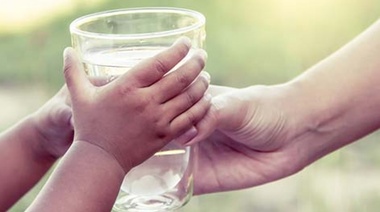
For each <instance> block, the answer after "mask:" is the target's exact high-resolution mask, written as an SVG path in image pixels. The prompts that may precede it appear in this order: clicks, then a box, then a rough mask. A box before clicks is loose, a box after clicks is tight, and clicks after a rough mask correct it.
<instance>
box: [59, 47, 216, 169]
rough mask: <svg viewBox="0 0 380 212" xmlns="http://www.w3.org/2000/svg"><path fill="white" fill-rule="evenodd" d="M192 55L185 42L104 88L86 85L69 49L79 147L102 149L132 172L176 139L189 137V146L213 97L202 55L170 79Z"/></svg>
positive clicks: (69, 77)
mask: <svg viewBox="0 0 380 212" xmlns="http://www.w3.org/2000/svg"><path fill="white" fill-rule="evenodd" d="M189 49H190V42H189V41H187V40H185V39H182V40H180V41H178V42H177V43H176V44H174V45H173V46H172V47H171V48H169V49H167V50H166V51H163V52H162V53H160V54H158V55H157V56H155V57H153V58H150V59H148V60H145V61H143V62H141V63H140V64H138V65H137V66H136V67H134V68H132V69H131V70H129V71H128V72H127V73H125V74H124V75H122V76H120V77H119V78H117V79H115V80H114V81H112V82H111V83H109V84H107V85H104V86H100V87H97V86H94V85H93V84H91V82H90V81H89V80H88V79H87V77H86V75H85V73H84V71H83V68H82V64H81V62H80V61H79V59H78V57H76V56H75V52H74V50H73V49H71V48H68V49H66V50H65V70H64V72H65V78H66V83H67V87H68V89H69V92H70V95H71V100H72V107H73V117H74V128H75V138H74V142H88V143H90V144H93V145H95V146H97V147H99V148H101V149H103V150H104V151H106V152H107V153H108V154H110V155H111V156H113V157H114V158H115V159H116V160H117V162H118V163H119V164H120V165H121V167H122V168H123V169H124V171H128V170H129V169H130V168H132V167H134V166H136V165H138V164H140V163H141V162H143V161H144V160H146V159H147V158H148V157H150V156H151V155H152V154H154V153H155V152H156V151H158V150H160V149H161V148H162V147H163V146H165V144H167V143H168V142H169V141H170V140H172V139H173V138H175V137H177V136H179V135H181V134H183V133H185V132H186V134H187V137H188V139H189V140H190V139H192V138H193V137H194V136H196V134H197V130H196V128H195V127H194V126H195V125H196V123H197V122H198V121H199V120H200V119H202V117H203V116H204V115H205V114H206V112H207V110H208V109H209V107H210V96H209V95H206V96H205V97H204V94H205V92H206V90H207V87H208V84H209V77H208V74H206V73H203V74H200V73H201V71H202V69H203V67H204V65H205V59H206V54H205V53H204V51H198V52H196V53H194V54H193V56H191V58H190V59H189V60H187V61H186V62H185V63H184V64H183V65H181V66H180V67H177V68H176V71H173V72H170V73H168V72H169V71H170V70H171V69H172V68H173V67H174V66H176V65H177V64H178V63H179V62H180V61H181V60H182V59H183V58H184V57H185V56H186V55H187V54H188V52H189ZM127 59H128V58H126V60H127ZM199 74H200V75H199Z"/></svg>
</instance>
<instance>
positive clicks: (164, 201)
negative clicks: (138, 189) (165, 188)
mask: <svg viewBox="0 0 380 212" xmlns="http://www.w3.org/2000/svg"><path fill="white" fill-rule="evenodd" d="M186 202H187V201H186ZM186 202H182V201H180V200H179V199H177V198H176V197H173V196H170V195H157V196H137V195H126V196H124V197H121V198H118V199H117V200H116V202H115V204H114V206H113V210H112V211H115V212H126V211H128V212H164V211H175V210H177V209H179V208H181V207H182V206H183V205H185V204H186Z"/></svg>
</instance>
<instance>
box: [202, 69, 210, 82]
mask: <svg viewBox="0 0 380 212" xmlns="http://www.w3.org/2000/svg"><path fill="white" fill-rule="evenodd" d="M201 75H202V76H203V77H204V78H205V79H206V80H207V82H208V83H210V82H211V76H210V74H209V73H208V72H206V71H202V73H201Z"/></svg>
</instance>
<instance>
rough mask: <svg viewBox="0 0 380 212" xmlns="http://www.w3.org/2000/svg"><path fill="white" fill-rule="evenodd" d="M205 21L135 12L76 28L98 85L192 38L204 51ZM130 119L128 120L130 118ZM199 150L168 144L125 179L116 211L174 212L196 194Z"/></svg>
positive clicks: (94, 18)
mask: <svg viewBox="0 0 380 212" xmlns="http://www.w3.org/2000/svg"><path fill="white" fill-rule="evenodd" d="M204 25H205V18H204V16H203V15H202V14H200V13H199V12H196V11H192V10H187V9H180V8H134V9H123V10H113V11H105V12H101V13H95V14H90V15H87V16H83V17H80V18H78V19H76V20H75V21H73V23H72V24H71V25H70V31H71V35H72V44H73V47H74V49H75V50H76V51H77V52H78V53H79V55H80V57H81V59H82V61H83V64H84V67H85V71H86V73H87V74H88V76H89V77H91V78H92V79H93V80H94V83H99V84H105V83H107V82H109V81H111V80H112V79H114V78H115V77H117V76H119V75H121V74H123V73H125V72H126V71H128V70H129V69H130V68H131V67H133V66H134V65H136V64H137V63H138V62H140V61H141V60H143V59H145V58H148V57H152V56H154V55H155V54H157V53H158V52H160V51H162V50H163V49H165V48H167V47H169V46H171V45H172V44H173V43H174V42H175V41H176V40H177V39H178V38H180V37H188V38H190V40H191V42H192V48H194V49H196V48H203V44H204V40H205V36H206V34H205V29H204ZM125 118H128V117H125ZM194 151H195V147H183V146H180V145H177V144H175V143H173V142H172V143H170V144H168V145H167V146H166V147H165V148H163V149H162V150H161V151H160V152H158V153H156V154H155V155H154V156H152V157H151V158H150V159H148V160H147V161H145V162H144V163H143V164H141V165H139V166H137V167H135V168H133V169H132V170H131V171H130V172H129V173H128V174H127V175H126V177H125V179H124V182H123V184H122V186H121V189H120V192H119V195H118V197H117V200H116V202H115V204H114V210H115V211H170V210H175V209H178V208H180V207H182V206H183V205H185V204H186V203H187V202H188V201H189V199H190V198H191V195H192V184H193V181H192V180H193V178H192V168H193V164H194Z"/></svg>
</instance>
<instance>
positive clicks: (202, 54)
mask: <svg viewBox="0 0 380 212" xmlns="http://www.w3.org/2000/svg"><path fill="white" fill-rule="evenodd" d="M197 51H198V54H199V55H201V57H202V58H203V59H204V60H207V58H208V54H207V52H206V51H205V50H204V49H198V50H197Z"/></svg>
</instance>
